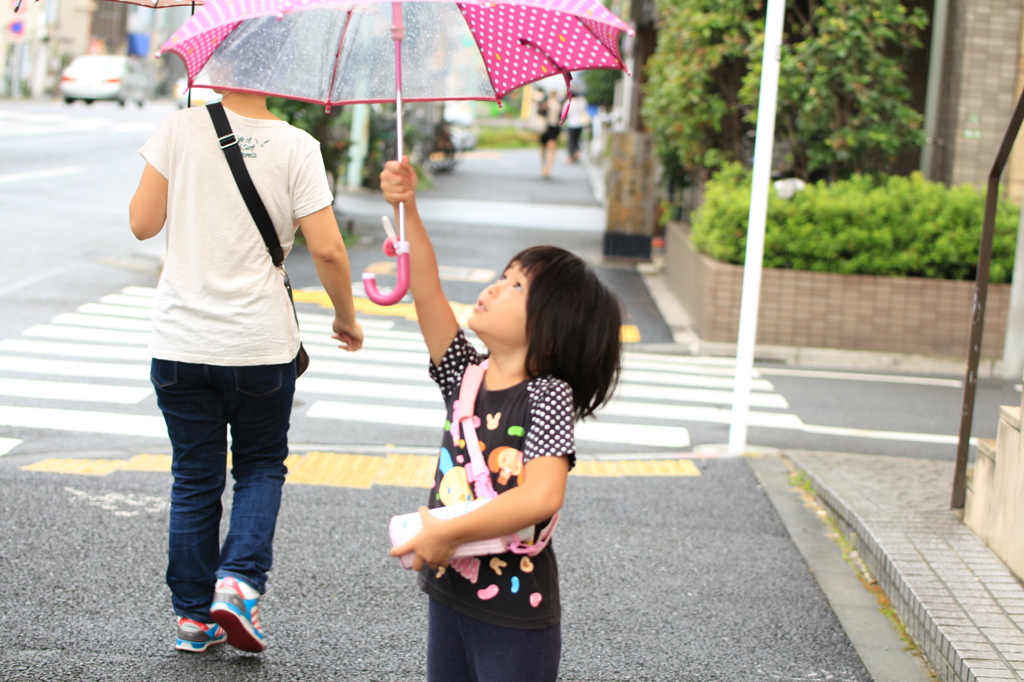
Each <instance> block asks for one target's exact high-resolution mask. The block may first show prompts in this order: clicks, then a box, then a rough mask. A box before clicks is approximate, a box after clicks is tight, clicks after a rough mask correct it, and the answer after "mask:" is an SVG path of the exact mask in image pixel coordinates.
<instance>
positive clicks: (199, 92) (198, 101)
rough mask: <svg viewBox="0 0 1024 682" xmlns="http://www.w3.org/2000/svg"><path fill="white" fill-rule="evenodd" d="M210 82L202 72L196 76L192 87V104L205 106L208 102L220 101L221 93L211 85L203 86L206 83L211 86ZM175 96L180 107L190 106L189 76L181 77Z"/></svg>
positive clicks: (175, 88)
mask: <svg viewBox="0 0 1024 682" xmlns="http://www.w3.org/2000/svg"><path fill="white" fill-rule="evenodd" d="M209 84H210V82H209V81H208V80H206V78H205V77H204V75H203V74H202V73H200V74H199V75H198V76H196V81H195V85H194V86H193V88H192V106H194V107H205V106H206V105H207V104H213V103H214V102H219V101H220V99H221V98H220V95H218V94H217V93H216V92H214V91H213V90H211V89H210V88H209V87H203V86H204V85H206V86H209ZM174 98H175V100H176V101H177V102H178V108H179V109H184V108H185V107H187V106H189V99H188V79H187V78H179V79H178V82H177V83H176V84H175V85H174Z"/></svg>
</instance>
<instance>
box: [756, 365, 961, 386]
mask: <svg viewBox="0 0 1024 682" xmlns="http://www.w3.org/2000/svg"><path fill="white" fill-rule="evenodd" d="M759 371H760V372H761V374H766V375H769V376H782V377H800V378H804V379H836V380H839V381H873V382H879V383H887V384H909V385H917V386H943V387H948V388H963V385H964V384H963V382H962V381H960V380H959V379H935V378H932V377H913V376H896V375H892V374H860V373H856V372H823V371H819V370H815V369H784V368H781V367H761V368H759Z"/></svg>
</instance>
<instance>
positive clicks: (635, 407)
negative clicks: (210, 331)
mask: <svg viewBox="0 0 1024 682" xmlns="http://www.w3.org/2000/svg"><path fill="white" fill-rule="evenodd" d="M598 414H599V415H608V416H616V417H637V418H640V419H661V420H666V421H674V422H711V423H714V424H729V423H731V422H732V410H731V409H730V410H726V409H723V408H719V407H699V406H696V405H666V404H664V403H635V402H628V401H625V400H612V401H611V402H610V403H608V404H607V405H605V406H604V407H602V408H601V410H600V412H598ZM748 423H749V424H750V425H751V426H764V427H767V428H775V429H801V428H803V422H802V421H801V420H800V417H798V416H796V415H795V414H787V413H784V412H758V411H757V410H751V411H750V412H749V417H748ZM640 428H642V427H640Z"/></svg>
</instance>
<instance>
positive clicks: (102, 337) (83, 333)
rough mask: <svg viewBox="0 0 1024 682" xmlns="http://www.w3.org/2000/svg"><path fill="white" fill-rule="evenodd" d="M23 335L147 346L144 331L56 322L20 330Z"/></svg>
mask: <svg viewBox="0 0 1024 682" xmlns="http://www.w3.org/2000/svg"><path fill="white" fill-rule="evenodd" d="M22 334H23V335H24V336H34V337H37V338H42V339H61V340H63V341H90V342H92V343H123V344H126V345H133V346H148V345H149V334H147V333H145V332H124V331H116V330H109V329H89V328H88V327H64V326H61V325H56V324H37V325H34V326H31V327H29V328H28V329H26V330H25V331H23V332H22Z"/></svg>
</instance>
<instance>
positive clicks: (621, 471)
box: [571, 459, 700, 477]
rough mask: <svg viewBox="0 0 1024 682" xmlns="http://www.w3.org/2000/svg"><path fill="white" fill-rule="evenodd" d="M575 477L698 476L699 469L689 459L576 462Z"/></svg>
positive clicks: (573, 471)
mask: <svg viewBox="0 0 1024 682" xmlns="http://www.w3.org/2000/svg"><path fill="white" fill-rule="evenodd" d="M571 473H572V474H574V475H576V476H605V477H620V476H700V469H698V468H697V465H696V464H694V463H693V460H689V459H645V460H639V459H638V460H629V459H624V460H616V461H613V462H595V461H593V460H577V461H576V468H575V469H573V470H572V472H571Z"/></svg>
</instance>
